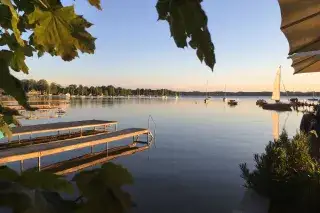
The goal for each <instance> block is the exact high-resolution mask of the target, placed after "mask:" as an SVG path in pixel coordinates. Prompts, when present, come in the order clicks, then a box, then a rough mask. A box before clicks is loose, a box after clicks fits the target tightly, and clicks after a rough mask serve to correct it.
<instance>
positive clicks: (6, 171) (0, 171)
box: [0, 166, 19, 181]
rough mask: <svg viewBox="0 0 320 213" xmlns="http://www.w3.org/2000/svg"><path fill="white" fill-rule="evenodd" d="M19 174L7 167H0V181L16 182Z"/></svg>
mask: <svg viewBox="0 0 320 213" xmlns="http://www.w3.org/2000/svg"><path fill="white" fill-rule="evenodd" d="M18 177H19V174H18V173H17V172H16V171H14V170H13V169H10V168H9V167H8V166H0V180H1V181H16V180H17V179H18Z"/></svg>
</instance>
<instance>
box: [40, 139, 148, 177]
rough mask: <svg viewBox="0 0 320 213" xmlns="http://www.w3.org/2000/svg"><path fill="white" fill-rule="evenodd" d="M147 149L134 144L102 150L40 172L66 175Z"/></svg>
mask: <svg viewBox="0 0 320 213" xmlns="http://www.w3.org/2000/svg"><path fill="white" fill-rule="evenodd" d="M147 149H149V146H148V145H146V146H142V147H136V143H132V144H130V145H126V146H119V147H114V148H110V149H108V150H104V151H102V152H97V153H90V154H86V155H83V156H80V157H77V158H73V159H70V160H66V161H63V162H59V163H55V164H52V165H49V166H46V167H43V168H41V171H47V172H51V173H55V174H57V175H67V174H69V173H72V172H77V171H79V170H82V169H85V168H88V167H92V166H95V165H98V164H102V163H105V162H107V161H110V160H113V159H115V158H118V157H122V156H128V155H132V154H134V153H136V152H142V151H145V150H147Z"/></svg>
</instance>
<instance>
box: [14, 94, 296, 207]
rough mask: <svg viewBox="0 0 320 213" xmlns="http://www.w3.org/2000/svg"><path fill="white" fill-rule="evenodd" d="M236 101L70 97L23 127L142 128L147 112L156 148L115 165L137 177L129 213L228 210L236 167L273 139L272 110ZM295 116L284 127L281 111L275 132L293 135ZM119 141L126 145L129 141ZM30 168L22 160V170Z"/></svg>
mask: <svg viewBox="0 0 320 213" xmlns="http://www.w3.org/2000/svg"><path fill="white" fill-rule="evenodd" d="M240 101H241V102H239V105H238V106H237V107H235V108H230V107H228V106H227V105H226V103H224V102H222V101H221V98H215V97H214V98H212V101H211V102H210V103H209V104H208V105H205V104H204V103H203V98H181V99H178V100H175V99H167V100H161V99H151V100H150V99H140V100H139V99H103V100H101V99H98V100H95V99H93V100H81V99H78V100H77V99H75V100H73V99H72V100H71V102H70V105H69V108H68V109H67V113H66V115H65V116H64V117H62V118H59V119H58V118H54V119H38V120H23V121H22V122H23V124H38V123H46V122H58V121H73V120H88V119H99V120H116V121H119V128H121V129H122V128H129V127H147V121H148V116H149V115H152V117H153V118H154V119H155V121H156V123H157V149H151V150H150V149H148V150H150V151H147V152H139V153H136V154H134V155H129V156H126V157H121V158H117V159H114V160H113V161H114V162H115V163H118V164H121V165H123V166H124V167H125V168H127V169H128V171H130V173H131V174H132V176H133V177H134V179H135V184H134V185H133V186H132V187H128V188H126V190H127V191H128V192H130V194H132V196H133V200H134V201H135V202H136V203H137V204H138V206H137V208H134V209H133V210H132V211H133V212H139V213H149V212H153V213H158V212H159V213H160V212H161V213H162V212H221V213H224V212H226V213H227V212H228V213H230V212H232V211H233V210H234V209H236V207H237V206H238V205H239V203H240V201H241V199H242V197H243V195H244V188H243V187H242V185H243V180H242V179H241V178H240V176H239V174H240V172H239V167H238V165H239V163H240V162H248V165H250V166H252V165H253V158H252V156H253V154H254V153H261V152H263V151H264V148H265V145H266V144H267V143H268V141H270V140H272V139H273V135H274V134H273V132H274V131H273V121H272V114H271V112H270V111H264V110H262V109H261V108H259V107H257V106H256V105H255V101H256V99H255V98H241V100H240ZM196 103H197V104H196ZM301 116H302V114H301V113H299V114H297V113H295V112H294V113H290V116H289V117H288V121H287V122H285V119H286V114H279V117H278V119H279V128H281V127H283V126H285V127H286V129H287V131H288V133H289V135H293V134H295V132H296V130H297V128H298V126H299V123H300V119H301ZM285 123H286V124H285ZM284 124H285V125H284ZM130 142H131V141H130ZM123 143H124V145H125V144H128V140H127V141H123ZM103 149H105V147H100V150H98V151H102V150H103ZM89 151H90V150H89V149H86V150H79V151H78V152H72V153H66V154H59V155H57V156H55V157H48V158H44V159H43V164H46V165H51V164H55V163H58V162H59V161H61V160H67V159H69V158H76V157H79V156H83V155H84V154H87V153H88V152H89ZM94 151H97V150H94ZM35 163H36V162H34V161H30V162H25V166H26V168H27V167H31V165H35ZM10 166H12V167H15V168H19V165H10ZM155 192H156V193H155ZM164 204H165V205H164Z"/></svg>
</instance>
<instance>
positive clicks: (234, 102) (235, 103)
mask: <svg viewBox="0 0 320 213" xmlns="http://www.w3.org/2000/svg"><path fill="white" fill-rule="evenodd" d="M228 104H229V105H230V106H236V105H238V102H237V101H236V100H232V99H231V100H229V101H228Z"/></svg>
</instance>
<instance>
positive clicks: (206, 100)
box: [204, 81, 210, 104]
mask: <svg viewBox="0 0 320 213" xmlns="http://www.w3.org/2000/svg"><path fill="white" fill-rule="evenodd" d="M209 101H210V97H208V81H207V87H206V98H205V99H204V103H206V104H207V103H209Z"/></svg>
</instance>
